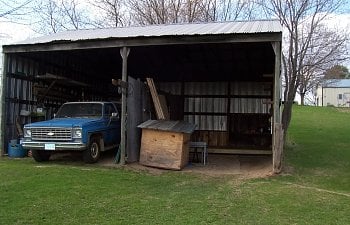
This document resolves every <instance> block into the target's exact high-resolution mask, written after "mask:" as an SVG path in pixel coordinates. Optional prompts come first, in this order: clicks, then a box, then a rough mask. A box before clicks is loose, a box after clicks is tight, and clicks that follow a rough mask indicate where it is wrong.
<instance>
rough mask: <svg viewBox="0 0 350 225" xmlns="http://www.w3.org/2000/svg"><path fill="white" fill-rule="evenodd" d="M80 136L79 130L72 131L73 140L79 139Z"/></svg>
mask: <svg viewBox="0 0 350 225" xmlns="http://www.w3.org/2000/svg"><path fill="white" fill-rule="evenodd" d="M81 136H82V131H81V128H75V129H73V138H81Z"/></svg>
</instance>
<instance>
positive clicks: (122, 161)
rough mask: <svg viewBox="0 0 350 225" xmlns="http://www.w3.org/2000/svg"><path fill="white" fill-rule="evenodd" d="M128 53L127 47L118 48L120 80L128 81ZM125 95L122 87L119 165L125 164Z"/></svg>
mask: <svg viewBox="0 0 350 225" xmlns="http://www.w3.org/2000/svg"><path fill="white" fill-rule="evenodd" d="M129 53H130V49H129V48H127V47H123V48H121V49H120V55H121V57H122V59H123V65H122V81H123V82H128V72H127V69H128V56H129ZM126 95H127V91H126V90H123V89H122V116H121V134H120V162H119V163H120V165H124V164H125V152H126V151H125V149H126V146H125V145H126V114H127V109H126V104H127V102H126Z"/></svg>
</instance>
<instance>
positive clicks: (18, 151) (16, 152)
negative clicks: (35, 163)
mask: <svg viewBox="0 0 350 225" xmlns="http://www.w3.org/2000/svg"><path fill="white" fill-rule="evenodd" d="M7 153H8V156H9V157H12V158H22V157H25V156H27V154H28V152H27V150H24V149H23V147H22V145H21V144H18V143H17V140H11V141H10V143H9V145H8V148H7Z"/></svg>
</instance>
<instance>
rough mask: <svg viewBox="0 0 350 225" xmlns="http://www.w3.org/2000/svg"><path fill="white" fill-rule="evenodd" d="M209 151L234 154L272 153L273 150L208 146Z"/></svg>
mask: <svg viewBox="0 0 350 225" xmlns="http://www.w3.org/2000/svg"><path fill="white" fill-rule="evenodd" d="M208 153H216V154H233V155H271V154H272V151H271V150H259V149H229V148H213V147H209V148H208Z"/></svg>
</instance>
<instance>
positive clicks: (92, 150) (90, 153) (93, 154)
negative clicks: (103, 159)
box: [83, 136, 101, 163]
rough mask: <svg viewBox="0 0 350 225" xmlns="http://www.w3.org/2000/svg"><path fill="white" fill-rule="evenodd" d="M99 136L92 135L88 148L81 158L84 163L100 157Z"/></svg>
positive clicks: (93, 161)
mask: <svg viewBox="0 0 350 225" xmlns="http://www.w3.org/2000/svg"><path fill="white" fill-rule="evenodd" d="M100 143H101V142H100V138H99V137H96V136H95V137H92V138H91V139H90V142H89V146H88V148H87V149H86V150H85V151H84V153H83V160H84V162H85V163H95V162H97V161H98V159H99V158H100V154H101V144H100Z"/></svg>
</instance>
